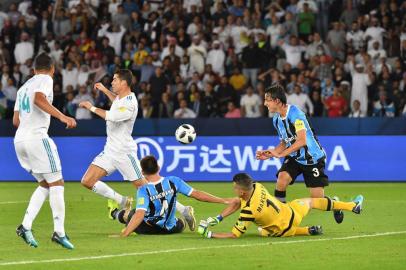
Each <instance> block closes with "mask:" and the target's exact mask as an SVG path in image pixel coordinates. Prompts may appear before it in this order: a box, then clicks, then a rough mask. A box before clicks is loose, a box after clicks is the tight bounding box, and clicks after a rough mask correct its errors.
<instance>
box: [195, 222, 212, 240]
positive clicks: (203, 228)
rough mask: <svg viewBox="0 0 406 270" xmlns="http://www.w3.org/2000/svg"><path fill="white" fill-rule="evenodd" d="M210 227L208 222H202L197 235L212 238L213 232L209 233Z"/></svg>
mask: <svg viewBox="0 0 406 270" xmlns="http://www.w3.org/2000/svg"><path fill="white" fill-rule="evenodd" d="M208 226H209V224H208V223H207V221H206V220H200V223H199V227H198V228H197V233H198V234H200V235H202V236H203V237H206V238H211V236H212V232H211V231H209V228H208Z"/></svg>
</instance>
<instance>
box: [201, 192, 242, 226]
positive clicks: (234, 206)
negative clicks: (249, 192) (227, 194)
mask: <svg viewBox="0 0 406 270" xmlns="http://www.w3.org/2000/svg"><path fill="white" fill-rule="evenodd" d="M226 200H227V201H228V206H227V207H226V208H225V209H224V210H223V211H222V212H221V214H220V215H218V216H216V217H208V218H207V220H206V222H207V223H208V224H209V225H210V226H215V225H217V224H219V223H220V222H221V221H223V219H224V218H225V217H228V216H229V215H231V214H233V213H235V212H236V211H237V210H239V209H240V207H241V201H240V199H239V198H228V199H226Z"/></svg>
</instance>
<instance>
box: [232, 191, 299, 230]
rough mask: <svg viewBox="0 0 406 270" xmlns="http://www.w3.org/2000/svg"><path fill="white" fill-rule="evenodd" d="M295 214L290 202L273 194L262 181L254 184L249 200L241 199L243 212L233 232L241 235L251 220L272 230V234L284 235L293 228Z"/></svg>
mask: <svg viewBox="0 0 406 270" xmlns="http://www.w3.org/2000/svg"><path fill="white" fill-rule="evenodd" d="M294 219H295V214H294V211H293V210H292V208H291V207H290V206H289V204H285V203H282V202H280V201H279V200H278V199H276V198H275V197H273V196H271V195H270V194H269V192H268V190H267V189H266V188H265V187H264V186H263V185H261V184H260V183H255V184H254V192H253V193H252V196H251V198H250V199H249V200H248V201H245V200H243V199H241V212H240V216H239V218H238V221H237V222H236V224H235V225H234V227H233V229H232V233H233V234H234V235H235V236H237V237H240V236H241V235H242V234H243V233H245V232H246V231H247V228H248V226H249V225H250V224H251V222H254V223H255V224H256V225H258V226H259V227H261V228H263V229H265V230H267V231H268V232H270V235H271V236H278V237H279V236H283V235H284V234H285V233H286V232H287V231H289V230H290V229H291V228H292V224H293V220H294Z"/></svg>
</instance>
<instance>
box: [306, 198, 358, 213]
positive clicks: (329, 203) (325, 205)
mask: <svg viewBox="0 0 406 270" xmlns="http://www.w3.org/2000/svg"><path fill="white" fill-rule="evenodd" d="M312 205H313V208H314V209H319V210H323V211H331V210H348V211H351V210H352V209H353V208H354V206H355V203H354V202H340V201H334V200H331V199H330V198H312Z"/></svg>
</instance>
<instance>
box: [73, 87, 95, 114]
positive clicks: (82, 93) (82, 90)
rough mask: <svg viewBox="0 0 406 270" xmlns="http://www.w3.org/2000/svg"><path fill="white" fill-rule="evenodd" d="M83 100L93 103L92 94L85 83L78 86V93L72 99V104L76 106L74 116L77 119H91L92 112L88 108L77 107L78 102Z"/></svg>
mask: <svg viewBox="0 0 406 270" xmlns="http://www.w3.org/2000/svg"><path fill="white" fill-rule="evenodd" d="M84 101H89V102H90V103H92V104H94V100H93V98H92V96H91V95H90V94H89V93H88V90H87V88H86V85H81V86H79V93H78V94H77V95H76V97H75V98H74V99H73V100H72V105H75V106H76V113H75V118H76V119H78V120H82V119H92V113H91V112H90V111H89V110H87V109H85V108H80V107H78V106H79V103H81V102H84Z"/></svg>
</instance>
